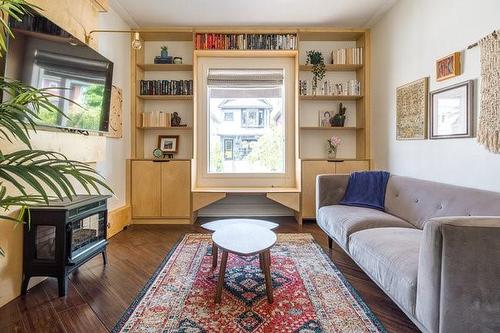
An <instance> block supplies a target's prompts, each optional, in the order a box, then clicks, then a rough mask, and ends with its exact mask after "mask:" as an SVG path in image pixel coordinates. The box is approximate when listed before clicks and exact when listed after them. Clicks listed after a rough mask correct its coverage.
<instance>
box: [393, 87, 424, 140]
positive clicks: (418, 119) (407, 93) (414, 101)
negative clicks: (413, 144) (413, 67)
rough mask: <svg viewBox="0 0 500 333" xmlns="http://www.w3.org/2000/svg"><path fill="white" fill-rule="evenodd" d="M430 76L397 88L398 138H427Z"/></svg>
mask: <svg viewBox="0 0 500 333" xmlns="http://www.w3.org/2000/svg"><path fill="white" fill-rule="evenodd" d="M428 94H429V78H428V77H424V78H422V79H419V80H416V81H413V82H410V83H408V84H405V85H404V86H401V87H398V88H396V139H397V140H423V139H426V138H427V106H428Z"/></svg>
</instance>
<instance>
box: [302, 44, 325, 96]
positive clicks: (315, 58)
mask: <svg viewBox="0 0 500 333" xmlns="http://www.w3.org/2000/svg"><path fill="white" fill-rule="evenodd" d="M309 64H310V65H312V70H311V71H312V74H313V78H312V89H313V91H316V89H317V88H318V82H320V81H321V80H323V78H324V77H325V73H326V66H325V58H324V57H323V54H322V53H321V52H320V51H316V50H311V51H307V61H306V65H309Z"/></svg>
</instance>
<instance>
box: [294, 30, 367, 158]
mask: <svg viewBox="0 0 500 333" xmlns="http://www.w3.org/2000/svg"><path fill="white" fill-rule="evenodd" d="M298 38H299V46H298V50H299V68H298V70H299V85H298V86H299V97H298V99H299V129H300V132H299V145H300V153H299V156H300V158H301V159H302V160H311V159H312V160H316V161H318V160H325V161H326V160H327V152H326V148H325V147H326V144H327V143H326V142H327V141H326V140H327V139H328V138H330V137H331V136H332V135H335V136H338V137H340V138H341V139H342V144H341V146H340V148H339V151H338V153H337V157H338V158H341V159H349V160H353V159H360V160H365V159H369V158H370V156H369V151H370V149H369V145H370V138H369V102H368V101H369V95H370V87H369V80H367V78H368V73H369V65H370V64H369V57H367V54H368V55H369V52H370V45H369V32H368V31H365V30H335V29H328V28H325V29H320V28H318V29H314V28H312V29H304V30H303V31H301V30H300V29H299V34H298ZM310 50H318V51H320V52H321V53H322V54H323V57H324V59H325V64H326V66H325V67H326V68H325V70H326V73H325V77H324V79H323V80H322V81H321V82H319V83H318V88H317V89H316V91H313V89H312V78H313V75H312V65H308V64H306V63H307V51H310ZM341 103H342V107H345V108H346V121H345V126H344V127H323V126H320V122H321V119H320V114H324V113H325V112H327V113H328V114H330V115H331V116H332V117H333V115H335V114H336V113H337V112H338V110H339V106H340V104H341ZM321 125H322V124H321Z"/></svg>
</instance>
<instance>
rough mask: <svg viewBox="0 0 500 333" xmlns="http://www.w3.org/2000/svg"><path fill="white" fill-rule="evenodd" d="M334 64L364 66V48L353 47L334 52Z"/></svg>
mask: <svg viewBox="0 0 500 333" xmlns="http://www.w3.org/2000/svg"><path fill="white" fill-rule="evenodd" d="M332 64H334V65H362V64H363V48H362V47H351V48H345V49H337V50H333V51H332Z"/></svg>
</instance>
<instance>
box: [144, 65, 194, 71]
mask: <svg viewBox="0 0 500 333" xmlns="http://www.w3.org/2000/svg"><path fill="white" fill-rule="evenodd" d="M137 67H139V68H140V69H142V70H144V71H147V72H170V71H177V72H190V71H192V70H193V65H190V64H137Z"/></svg>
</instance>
